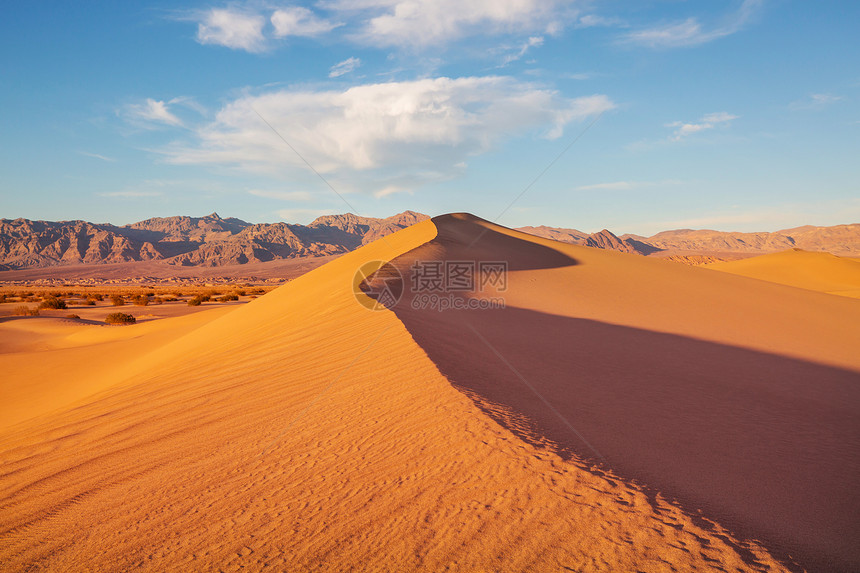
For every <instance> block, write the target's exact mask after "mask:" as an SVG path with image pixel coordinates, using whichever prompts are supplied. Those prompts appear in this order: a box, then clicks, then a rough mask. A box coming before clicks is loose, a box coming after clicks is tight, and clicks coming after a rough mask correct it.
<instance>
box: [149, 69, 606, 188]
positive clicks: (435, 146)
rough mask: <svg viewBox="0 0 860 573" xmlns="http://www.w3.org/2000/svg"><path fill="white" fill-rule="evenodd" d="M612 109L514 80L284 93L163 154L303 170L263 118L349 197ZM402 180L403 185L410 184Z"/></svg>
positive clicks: (233, 106) (259, 99)
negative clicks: (353, 189)
mask: <svg viewBox="0 0 860 573" xmlns="http://www.w3.org/2000/svg"><path fill="white" fill-rule="evenodd" d="M613 107H614V104H613V103H612V101H611V100H610V99H609V98H608V97H606V96H605V95H591V96H584V97H579V98H565V97H562V96H561V95H559V94H558V93H557V92H555V91H553V90H549V89H545V88H542V87H539V86H535V85H533V84H530V83H524V82H520V81H518V80H516V79H514V78H511V77H503V76H489V77H465V78H446V77H441V78H435V79H422V80H416V81H406V82H387V83H378V84H365V85H359V86H354V87H351V88H349V89H346V90H322V91H311V90H292V89H282V90H278V91H271V92H267V93H263V94H261V95H247V96H244V97H241V98H239V99H237V100H235V101H233V102H230V103H228V104H227V105H225V106H224V107H223V108H222V109H221V110H220V111H219V112H218V113H217V115H216V119H215V121H214V122H210V123H208V124H205V125H202V126H199V127H197V128H196V129H194V131H193V132H194V135H195V138H196V142H195V143H193V144H191V145H188V144H178V143H177V144H175V145H173V146H170V147H168V148H166V149H164V150H163V152H164V153H165V155H166V157H167V159H168V161H169V162H172V163H178V164H224V165H232V166H235V167H237V168H239V169H241V170H244V171H249V172H265V173H269V174H271V173H288V172H290V171H291V170H294V169H301V170H305V169H306V166H305V165H304V164H303V162H302V161H301V160H300V159H298V158H297V157H296V156H295V154H294V153H293V152H292V151H291V150H290V149H289V148H287V147H286V146H285V145H284V143H283V141H281V140H280V139H279V137H278V136H277V135H275V134H273V133H272V132H271V130H270V128H269V127H268V126H267V125H266V124H265V123H264V122H262V121H261V120H260V118H259V116H258V115H257V113H259V114H260V115H261V116H262V117H264V118H266V121H268V122H269V123H270V124H271V125H272V126H273V127H274V128H275V129H278V130H279V131H280V133H281V135H283V137H284V138H285V139H286V140H287V141H289V142H290V145H291V146H293V147H294V148H295V149H296V150H297V151H298V152H299V153H301V154H302V156H303V157H304V158H305V159H307V161H308V162H309V163H310V164H311V165H313V166H314V168H315V169H316V170H318V171H319V172H320V173H324V174H332V175H333V177H334V178H335V179H336V180H337V182H338V184H339V185H340V184H341V183H342V184H343V185H344V186H345V187H337V188H338V189H339V190H341V189H343V190H345V191H348V190H350V189H349V187H350V186H355V185H358V183H357V181H358V180H359V179H358V178H357V175H359V174H360V173H362V172H366V173H368V174H369V175H368V177H367V179H368V181H370V180H372V181H373V182H374V183H373V184H372V185H370V183H368V185H367V186H366V187H365V188H364V191H365V192H367V193H372V192H374V191H377V190H378V189H380V188H381V187H382V188H384V187H386V186H388V185H396V186H399V187H402V188H414V187H415V186H416V185H417V184H420V182H421V181H425V182H426V181H429V180H438V179H440V178H444V177H446V174H447V176H448V177H451V176H453V174H456V173H458V172H459V170H458V168H457V167H456V165H457V164H459V163H462V162H463V161H465V160H466V159H467V158H468V157H470V156H473V155H477V154H481V153H484V152H486V151H488V150H490V149H492V148H493V147H494V146H495V145H496V144H498V143H499V142H501V141H503V140H505V139H508V138H511V137H514V136H517V135H520V136H522V135H526V134H532V135H542V136H544V137H547V138H557V137H560V136H561V135H562V134H563V133H564V130H565V128H566V126H567V125H568V124H570V123H571V122H576V121H580V120H583V119H585V118H587V117H590V116H594V115H595V114H598V113H601V112H603V111H606V110H608V109H612V108H613ZM406 174H408V177H407V176H406Z"/></svg>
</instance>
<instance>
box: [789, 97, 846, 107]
mask: <svg viewBox="0 0 860 573" xmlns="http://www.w3.org/2000/svg"><path fill="white" fill-rule="evenodd" d="M843 99H845V98H843V97H842V96H837V95H833V94H810V95H809V97H806V98H803V99H801V100H797V101H795V102H792V103H791V105H789V107H790V108H791V109H820V108H823V107H827V106H829V105H831V104H834V103H837V102H840V101H842V100H843Z"/></svg>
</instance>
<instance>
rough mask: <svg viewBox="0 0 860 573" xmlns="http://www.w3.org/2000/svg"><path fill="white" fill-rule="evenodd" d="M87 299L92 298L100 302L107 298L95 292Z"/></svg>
mask: <svg viewBox="0 0 860 573" xmlns="http://www.w3.org/2000/svg"><path fill="white" fill-rule="evenodd" d="M87 298H91V299H93V300H98V301H102V300H104V299H105V297H104V296H103V295H102V293H100V292H94V293H92V294H91V295H89V296H87Z"/></svg>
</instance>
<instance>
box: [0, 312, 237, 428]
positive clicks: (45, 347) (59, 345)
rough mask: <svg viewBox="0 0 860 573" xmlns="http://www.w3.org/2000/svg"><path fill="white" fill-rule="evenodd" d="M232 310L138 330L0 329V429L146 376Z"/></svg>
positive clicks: (54, 323)
mask: <svg viewBox="0 0 860 573" xmlns="http://www.w3.org/2000/svg"><path fill="white" fill-rule="evenodd" d="M231 310H233V307H225V308H216V309H212V310H207V311H203V312H198V313H195V314H192V315H188V316H183V317H177V318H168V319H163V320H158V321H153V322H146V323H143V324H139V325H136V326H134V327H110V326H94V325H91V324H80V323H78V322H77V321H72V320H66V319H60V318H39V319H35V320H34V319H27V320H9V321H5V322H2V323H0V371H2V373H3V382H2V389H0V393H2V400H0V428H5V427H8V426H12V425H14V424H17V423H19V422H21V421H22V420H27V419H29V418H33V417H36V416H39V415H43V414H46V413H49V412H53V411H55V410H57V409H58V408H62V407H66V406H69V405H71V404H74V403H76V402H77V401H78V400H81V399H84V398H87V397H88V396H91V395H92V394H95V393H97V392H101V391H104V390H106V389H108V388H110V387H112V386H115V385H117V384H120V383H121V382H122V381H123V380H125V379H126V378H128V377H129V376H131V375H132V374H133V373H135V372H142V371H147V370H148V369H149V368H150V367H151V364H152V361H153V360H157V357H158V356H159V355H160V351H161V349H163V348H164V347H165V345H168V344H170V343H172V342H173V341H174V340H176V339H177V338H180V337H182V336H183V335H185V334H187V333H188V332H191V331H192V330H194V329H196V328H198V327H200V326H202V325H204V324H207V323H209V322H211V321H212V320H214V319H215V318H216V317H219V316H221V315H223V314H225V313H226V312H229V311H231Z"/></svg>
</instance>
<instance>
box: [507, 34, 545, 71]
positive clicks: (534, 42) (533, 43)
mask: <svg viewBox="0 0 860 573" xmlns="http://www.w3.org/2000/svg"><path fill="white" fill-rule="evenodd" d="M539 46H543V36H532V37H531V38H529V39H528V40H526V41H525V42H523V44H522V45H521V46H520V47H519V49H518V50H517V51H516V52H515V53H513V54H508V55H507V56H505V59H504V61H503V62H502V66H500V67H503V66H506V65H508V64H510V63H511V62H515V61H517V60H519V59H522V57H523V56H525V55H526V52H528V51H529V50H530V49H531V48H536V47H539Z"/></svg>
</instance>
